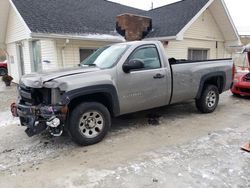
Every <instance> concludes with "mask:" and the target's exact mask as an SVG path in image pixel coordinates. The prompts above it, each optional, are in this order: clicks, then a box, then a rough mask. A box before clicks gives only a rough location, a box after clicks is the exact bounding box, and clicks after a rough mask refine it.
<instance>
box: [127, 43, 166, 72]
mask: <svg viewBox="0 0 250 188" xmlns="http://www.w3.org/2000/svg"><path fill="white" fill-rule="evenodd" d="M134 59H138V60H141V61H142V62H143V63H144V68H145V69H157V68H160V67H161V62H160V58H159V54H158V52H157V49H156V48H155V47H144V48H140V49H138V50H137V51H135V52H134V53H133V54H132V56H130V58H129V60H134Z"/></svg>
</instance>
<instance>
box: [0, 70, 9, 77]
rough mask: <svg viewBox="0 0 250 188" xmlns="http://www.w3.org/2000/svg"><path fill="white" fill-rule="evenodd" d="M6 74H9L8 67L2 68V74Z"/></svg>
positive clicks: (0, 74)
mask: <svg viewBox="0 0 250 188" xmlns="http://www.w3.org/2000/svg"><path fill="white" fill-rule="evenodd" d="M6 74H8V71H7V69H6V68H0V76H4V75H6Z"/></svg>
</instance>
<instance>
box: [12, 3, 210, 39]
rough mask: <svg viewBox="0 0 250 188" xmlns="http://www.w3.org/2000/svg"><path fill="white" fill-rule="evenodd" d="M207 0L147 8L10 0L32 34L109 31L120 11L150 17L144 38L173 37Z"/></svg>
mask: <svg viewBox="0 0 250 188" xmlns="http://www.w3.org/2000/svg"><path fill="white" fill-rule="evenodd" d="M207 2H208V0H182V1H180V2H177V3H173V4H170V5H166V6H163V7H160V8H156V9H153V10H150V11H144V10H140V9H135V8H132V7H128V6H124V5H121V4H117V3H113V2H109V1H106V0H13V3H14V4H15V6H16V8H17V10H18V11H19V13H20V14H21V16H22V17H23V19H24V21H25V22H26V24H27V25H28V27H29V28H30V30H31V31H32V32H34V33H51V34H52V33H53V34H74V35H83V34H111V35H118V34H117V33H116V31H115V28H116V24H115V21H116V16H117V15H119V14H123V13H131V14H138V15H142V16H149V17H151V18H152V21H153V30H152V32H151V33H150V34H149V35H148V36H147V37H166V36H175V35H176V34H178V32H179V31H180V30H181V29H182V28H183V27H184V26H185V25H186V24H187V23H188V22H189V21H190V20H191V19H192V18H193V17H194V16H195V15H196V14H197V13H198V12H199V11H200V10H201V9H202V7H204V5H205V4H206V3H207Z"/></svg>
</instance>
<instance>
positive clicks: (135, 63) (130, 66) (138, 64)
mask: <svg viewBox="0 0 250 188" xmlns="http://www.w3.org/2000/svg"><path fill="white" fill-rule="evenodd" d="M143 68H144V64H143V62H142V61H141V60H139V59H132V60H130V61H128V62H126V63H124V64H123V66H122V69H123V71H124V72H125V73H129V72H130V71H131V70H136V69H143Z"/></svg>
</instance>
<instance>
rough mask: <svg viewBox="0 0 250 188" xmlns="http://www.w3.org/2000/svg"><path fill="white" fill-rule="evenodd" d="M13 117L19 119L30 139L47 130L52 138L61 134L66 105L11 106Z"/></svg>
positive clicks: (65, 115)
mask: <svg viewBox="0 0 250 188" xmlns="http://www.w3.org/2000/svg"><path fill="white" fill-rule="evenodd" d="M11 112H12V115H13V116H17V117H19V119H20V122H21V125H22V126H26V127H27V129H26V130H25V132H26V134H27V135H28V136H29V137H31V136H34V135H36V134H39V133H41V132H43V131H44V130H46V129H48V130H49V131H50V133H51V134H52V135H54V136H60V135H61V134H62V132H63V129H64V125H65V123H66V117H67V113H68V107H67V105H38V106H28V105H23V104H15V103H13V104H12V105H11Z"/></svg>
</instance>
